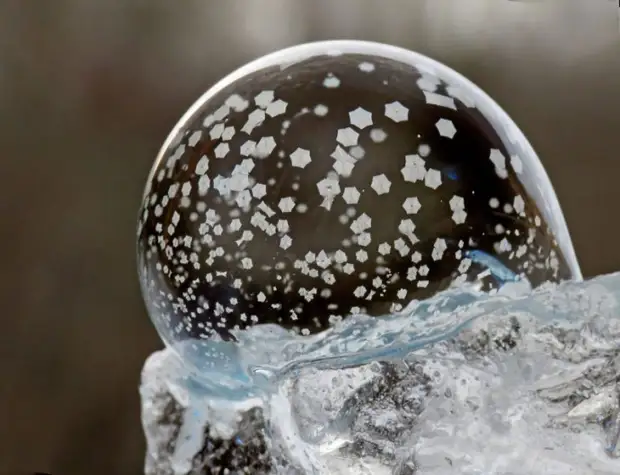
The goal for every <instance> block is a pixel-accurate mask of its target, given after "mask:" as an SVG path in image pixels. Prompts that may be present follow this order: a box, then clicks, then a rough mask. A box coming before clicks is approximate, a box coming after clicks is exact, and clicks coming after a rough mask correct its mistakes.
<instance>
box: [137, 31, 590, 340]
mask: <svg viewBox="0 0 620 475" xmlns="http://www.w3.org/2000/svg"><path fill="white" fill-rule="evenodd" d="M334 48H337V50H338V51H339V54H338V55H333V54H330V51H333V50H334ZM370 72H371V74H370ZM429 84H430V85H432V87H429ZM300 85H303V87H300ZM463 97H466V98H467V100H466V102H464V101H463ZM353 149H355V150H353ZM515 164H518V167H516V165H515ZM497 230H501V231H502V232H497ZM438 243H439V244H438ZM138 253H139V272H140V278H141V284H142V289H143V294H144V297H145V301H146V305H147V308H148V311H149V314H150V316H151V318H152V320H153V322H154V323H155V326H156V327H157V329H158V331H159V333H160V335H161V336H162V338H163V340H164V341H165V342H166V343H167V344H171V343H174V342H177V341H180V340H187V339H189V338H194V339H206V338H210V337H213V336H218V335H219V336H221V337H223V338H224V339H234V338H235V332H237V331H239V330H241V329H244V328H247V327H250V326H254V325H257V324H267V323H271V324H277V325H279V326H280V327H282V328H285V329H290V330H294V331H295V332H297V333H299V334H302V335H305V334H310V333H315V332H318V331H321V330H323V329H325V328H327V327H329V326H330V325H331V323H330V322H334V321H339V319H341V318H346V317H347V316H348V315H349V314H350V313H352V312H358V311H361V312H366V313H368V314H370V315H381V314H384V313H388V312H389V311H390V309H393V308H404V307H406V306H407V304H408V303H409V302H410V301H411V300H412V299H422V298H426V297H428V296H431V295H433V294H435V293H437V292H438V291H440V290H442V289H444V288H446V287H448V286H450V285H452V284H454V283H459V282H465V281H472V280H475V281H477V282H478V281H479V282H480V285H481V286H482V287H483V288H485V289H492V288H495V287H497V286H499V285H501V283H502V282H505V281H507V280H511V279H510V278H509V277H510V273H512V274H513V275H514V276H523V277H525V278H527V280H528V281H529V282H530V283H531V284H532V285H534V286H536V285H539V284H541V283H543V282H546V281H558V280H562V279H568V278H580V271H579V267H578V265H577V261H576V259H575V255H574V251H573V247H572V244H571V242H570V238H569V235H568V231H567V228H566V225H565V222H564V218H563V216H562V213H561V211H560V208H559V205H558V202H557V198H556V196H555V194H554V192H553V189H552V187H551V184H550V182H549V180H548V178H547V175H546V174H545V171H544V170H543V168H542V166H541V164H540V161H539V160H538V157H537V156H536V154H535V152H534V151H533V150H532V147H531V146H530V144H529V143H528V142H527V140H526V138H525V137H524V136H523V134H522V133H521V132H520V130H519V129H518V127H517V126H516V125H515V124H514V122H513V121H512V120H511V119H510V118H509V117H508V116H507V115H506V113H505V112H504V111H502V110H501V109H500V108H499V107H498V106H497V104H496V103H495V102H494V101H493V100H492V99H490V98H489V97H488V96H487V95H486V94H484V93H483V92H482V91H481V90H480V89H479V88H477V87H476V86H475V85H473V84H472V83H471V82H469V81H468V80H466V79H465V78H463V77H462V76H461V75H459V74H458V73H456V72H455V71H453V70H451V69H449V68H448V67H446V66H444V65H442V64H440V63H437V62H435V61H433V60H431V59H429V58H426V57H424V56H421V55H419V54H417V53H414V52H411V51H407V50H404V49H400V48H395V47H390V46H385V45H380V44H374V43H367V42H356V41H337V42H322V43H314V44H307V45H301V46H297V47H293V48H289V49H286V50H283V51H280V52H277V53H274V54H270V55H268V56H265V57H263V58H260V59H258V60H256V61H254V62H252V63H249V64H248V65H246V66H243V67H242V68H241V69H239V70H237V71H236V72H234V73H232V74H231V75H230V76H228V77H226V78H224V79H223V80H222V81H220V82H219V83H218V84H216V85H215V86H214V87H213V88H211V89H210V90H209V91H207V92H206V93H205V94H204V95H203V97H201V98H200V99H199V100H198V101H197V102H196V103H195V104H194V105H193V106H192V107H191V108H190V110H189V111H188V112H187V113H186V115H185V116H184V117H183V118H182V119H181V121H180V122H179V123H178V125H177V126H176V127H175V128H174V130H173V132H172V133H171V135H170V137H169V138H168V140H167V141H166V142H165V144H164V146H163V148H162V150H161V152H160V154H159V156H158V157H157V159H156V161H155V163H154V165H153V168H152V171H151V174H150V176H149V178H148V182H147V185H146V190H145V195H144V200H143V203H142V208H141V212H140V222H139V231H138ZM310 253H311V254H312V255H314V256H320V258H318V257H317V258H316V259H314V260H312V261H309V260H308V259H306V256H307V255H309V254H310ZM481 256H482V257H484V258H481ZM472 257H475V259H474V258H472ZM487 262H493V263H494V268H495V269H500V270H501V272H500V274H501V278H498V277H497V275H496V274H497V272H496V273H495V274H494V273H493V272H487V273H486V274H485V272H484V265H485V263H487ZM495 264H497V265H495ZM494 277H495V278H494Z"/></svg>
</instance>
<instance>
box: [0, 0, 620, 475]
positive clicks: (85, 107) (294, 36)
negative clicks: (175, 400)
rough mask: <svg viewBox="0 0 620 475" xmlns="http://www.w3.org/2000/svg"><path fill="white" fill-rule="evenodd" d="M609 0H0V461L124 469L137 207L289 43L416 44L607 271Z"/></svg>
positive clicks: (593, 270)
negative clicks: (505, 121)
mask: <svg viewBox="0 0 620 475" xmlns="http://www.w3.org/2000/svg"><path fill="white" fill-rule="evenodd" d="M616 8H617V6H616V7H615V2H609V1H606V0H563V1H559V0H558V1H554V0H547V1H542V2H538V3H531V2H524V3H520V2H514V1H509V0H403V1H399V0H376V1H375V0H338V1H334V0H312V1H301V0H263V1H261V2H249V1H246V0H227V1H215V0H212V1H210V0H202V1H191V2H190V1H187V2H172V1H164V0H161V1H159V0H148V1H146V0H145V1H138V0H133V1H130V0H125V1H112V0H107V1H104V0H55V1H53V2H52V1H49V2H44V1H39V2H37V1H28V0H23V1H11V0H0V159H1V163H0V166H1V168H0V170H1V172H0V180H1V186H0V209H1V210H2V225H1V226H0V244H1V249H2V251H3V252H2V255H1V262H2V271H1V272H0V299H1V301H2V306H3V315H4V317H3V319H4V322H5V323H4V324H3V326H2V332H1V333H0V339H1V342H0V356H1V357H0V378H1V381H2V382H1V383H0V472H1V473H4V472H3V471H6V470H8V471H9V472H10V471H11V470H15V469H22V470H26V469H28V470H40V471H51V472H52V473H54V474H57V475H73V474H75V475H82V474H89V475H98V474H101V475H104V474H105V475H108V474H121V475H124V474H127V475H132V474H135V475H137V474H139V473H140V472H141V467H142V463H143V456H144V454H143V452H144V443H143V440H142V433H141V428H140V424H139V401H138V394H137V387H138V379H139V374H140V369H141V365H142V363H143V361H144V358H145V357H146V356H147V355H148V354H149V352H151V351H153V350H155V349H157V348H158V347H159V342H158V339H157V337H156V335H155V332H154V331H153V329H152V328H151V325H150V322H149V320H148V318H147V316H146V315H145V312H144V309H143V305H142V302H141V297H140V292H139V289H138V285H137V278H136V275H135V262H134V236H135V223H136V216H137V208H138V205H139V200H140V198H141V193H142V187H143V185H144V182H145V179H146V175H147V172H148V169H149V167H150V164H151V161H152V159H153V158H154V156H155V154H156V152H157V150H158V148H159V146H160V145H161V143H162V142H163V140H164V138H165V137H166V135H167V134H168V132H169V130H170V128H171V127H172V126H173V125H174V123H175V122H176V120H177V119H178V118H179V117H180V115H181V114H182V113H183V112H184V110H185V109H186V108H187V107H188V106H189V105H190V104H191V102H192V101H193V100H194V99H196V98H197V97H198V95H199V94H201V93H202V92H203V91H204V90H205V89H206V88H208V87H209V86H210V85H211V84H212V83H213V82H214V81H216V80H217V79H218V78H220V77H221V76H223V75H224V74H226V73H228V72H230V71H231V70H232V69H233V68H235V67H236V66H239V65H241V64H242V63H244V62H245V61H247V60H249V59H252V58H254V57H256V56H258V55H260V54H263V53H266V52H269V51H271V50H274V49H277V48H280V47H282V46H286V45H290V44H295V43H298V42H303V41H308V40H315V39H328V38H358V39H371V40H379V41H383V42H389V43H394V44H398V45H401V46H405V47H409V48H412V49H416V50H418V51H420V52H422V53H425V54H428V55H430V56H433V57H435V58H437V59H439V60H442V61H444V62H446V63H447V64H449V65H451V66H453V67H455V68H456V69H458V70H460V71H461V72H463V73H465V74H466V75H468V76H469V77H470V78H471V79H473V80H474V81H475V82H477V83H478V84H479V85H481V86H482V87H483V88H484V89H486V90H487V91H488V92H489V93H490V94H491V95H492V96H493V97H495V98H496V99H497V100H498V102H500V104H502V105H503V106H504V107H505V108H506V109H507V111H508V113H509V114H511V115H512V116H513V118H515V120H516V121H517V123H519V124H520V125H521V126H522V128H523V129H524V131H525V133H526V135H528V136H529V137H530V139H531V141H532V142H533V144H534V147H535V148H536V149H537V150H538V152H539V154H540V156H541V158H542V160H543V162H544V164H545V165H546V167H547V169H548V171H549V174H550V175H551V178H552V181H553V183H554V185H555V187H556V191H557V193H558V195H559V197H560V201H561V202H562V204H563V207H564V210H565V214H566V217H567V220H568V223H569V226H570V228H571V231H572V234H573V238H574V242H575V246H576V249H577V254H578V256H579V257H580V260H581V263H582V266H583V270H584V273H585V274H586V275H588V276H591V275H594V274H598V273H603V272H610V271H613V270H617V269H620V247H619V246H618V236H620V216H618V213H617V210H618V205H619V204H620V186H619V185H618V173H619V172H620V160H619V157H618V150H620V114H619V112H620V32H619V31H618V17H617V16H616V15H617V12H616Z"/></svg>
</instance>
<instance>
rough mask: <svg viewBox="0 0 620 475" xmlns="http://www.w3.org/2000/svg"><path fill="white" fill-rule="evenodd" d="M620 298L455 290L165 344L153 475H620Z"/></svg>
mask: <svg viewBox="0 0 620 475" xmlns="http://www.w3.org/2000/svg"><path fill="white" fill-rule="evenodd" d="M618 295H620V274H613V275H609V276H603V277H599V278H596V279H593V280H590V281H588V282H584V283H574V282H569V283H564V284H561V285H558V286H554V285H545V286H543V287H541V288H539V289H537V290H536V291H534V292H533V293H531V292H530V291H529V289H527V288H525V287H523V286H520V285H519V284H515V285H511V284H509V285H506V286H504V287H503V289H502V290H501V291H500V292H498V293H496V294H495V295H491V296H489V295H485V294H482V293H479V292H478V291H476V290H475V289H469V290H463V289H461V290H449V291H445V292H443V293H442V294H439V295H437V296H436V297H434V298H432V299H429V300H426V301H423V302H421V303H415V304H413V305H412V306H411V307H410V308H408V309H407V311H406V312H403V313H401V314H394V315H391V316H388V317H384V318H369V317H364V316H362V315H358V316H354V317H352V318H350V319H347V320H345V321H344V322H342V323H340V324H338V325H336V326H335V327H333V328H332V329H330V330H329V331H327V332H324V333H321V334H318V335H312V336H308V337H300V336H291V335H290V334H289V333H287V332H285V331H281V330H278V329H277V327H271V326H268V325H266V326H260V325H259V326H256V327H253V328H251V329H249V330H248V331H245V332H244V333H243V334H240V335H239V337H240V339H241V340H242V341H241V343H242V344H240V345H235V346H232V344H230V343H226V342H223V341H220V342H218V341H213V342H199V343H198V342H194V343H193V344H192V343H191V342H189V343H186V344H185V346H183V347H177V348H176V349H175V350H172V349H167V350H164V351H162V352H160V353H156V354H154V355H153V356H152V357H151V358H150V359H149V360H148V361H147V363H146V365H145V368H144V372H143V380H142V386H141V395H142V400H143V423H144V427H145V431H146V435H147V440H148V456H147V467H146V468H147V470H146V471H147V473H149V474H160V473H162V474H163V473H183V474H185V473H192V474H202V473H256V474H258V473H266V474H289V473H293V474H306V473H307V474H376V475H380V474H399V475H405V474H407V475H414V474H415V475H422V474H424V475H427V474H428V475H431V474H432V475H443V474H446V475H447V474H454V473H459V474H471V475H473V474H480V475H481V474H506V475H508V474H510V475H530V474H537V475H564V474H571V473H575V474H593V475H603V474H617V473H620V460H618V458H617V456H618V455H619V454H620V448H619V447H618V438H619V434H620V409H619V397H620V396H619V393H618V384H617V381H618V378H619V376H620V351H619V349H618V348H619V343H620V323H619V319H618V318H617V316H618V312H619V308H618V298H617V297H618ZM192 345H193V346H192ZM174 351H176V353H175V352H174ZM179 354H182V355H183V358H184V359H185V360H186V361H187V360H188V359H189V360H191V358H192V357H193V360H191V361H193V362H194V363H195V364H198V362H199V361H200V362H201V363H200V364H202V366H201V367H200V368H197V367H196V366H195V365H194V371H191V370H190V369H188V368H189V366H188V365H187V364H184V365H181V363H180V362H179V359H178V357H177V355H179ZM199 357H200V358H201V359H200V360H199ZM196 369H198V370H199V371H195V370H196ZM171 404H172V406H174V407H176V409H175V410H173V409H171V407H172V406H171ZM175 411H176V412H175ZM166 414H168V415H173V414H177V416H175V417H177V419H174V417H172V419H171V420H169V421H166V419H165V417H166ZM224 468H228V469H229V471H228V472H226V471H223V469H224Z"/></svg>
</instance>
